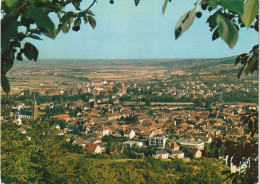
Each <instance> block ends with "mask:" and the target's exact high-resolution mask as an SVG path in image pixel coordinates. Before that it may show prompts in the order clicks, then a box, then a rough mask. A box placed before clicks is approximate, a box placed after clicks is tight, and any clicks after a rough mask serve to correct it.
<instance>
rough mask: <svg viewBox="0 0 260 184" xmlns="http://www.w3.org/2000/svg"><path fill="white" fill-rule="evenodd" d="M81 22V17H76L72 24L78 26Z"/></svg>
mask: <svg viewBox="0 0 260 184" xmlns="http://www.w3.org/2000/svg"><path fill="white" fill-rule="evenodd" d="M80 24H81V18H79V17H78V18H77V19H76V20H75V21H74V26H80Z"/></svg>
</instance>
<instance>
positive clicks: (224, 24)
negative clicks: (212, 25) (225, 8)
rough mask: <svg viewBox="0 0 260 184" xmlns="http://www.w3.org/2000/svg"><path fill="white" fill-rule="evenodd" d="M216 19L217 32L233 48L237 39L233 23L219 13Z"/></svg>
mask: <svg viewBox="0 0 260 184" xmlns="http://www.w3.org/2000/svg"><path fill="white" fill-rule="evenodd" d="M216 21H217V25H218V34H219V35H220V37H221V38H222V39H223V40H224V41H225V42H226V43H227V44H228V46H229V47H230V48H233V47H234V46H235V44H236V42H237V39H238V31H237V29H236V27H235V25H234V24H233V23H232V22H231V20H230V19H228V18H226V17H224V16H223V15H221V14H218V15H217V18H216Z"/></svg>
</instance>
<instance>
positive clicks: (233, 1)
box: [220, 0, 244, 15]
mask: <svg viewBox="0 0 260 184" xmlns="http://www.w3.org/2000/svg"><path fill="white" fill-rule="evenodd" d="M220 4H221V5H222V6H223V7H224V8H226V9H228V10H230V11H233V12H236V13H238V14H240V15H242V14H243V5H244V4H243V2H242V1H241V0H220Z"/></svg>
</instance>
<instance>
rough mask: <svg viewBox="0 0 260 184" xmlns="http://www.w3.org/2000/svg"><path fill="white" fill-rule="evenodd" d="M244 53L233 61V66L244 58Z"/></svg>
mask: <svg viewBox="0 0 260 184" xmlns="http://www.w3.org/2000/svg"><path fill="white" fill-rule="evenodd" d="M246 55H247V54H246V53H243V54H240V55H239V56H238V57H237V58H236V61H235V66H236V65H237V64H238V63H239V62H240V61H241V60H242V59H243V58H244V57H245V56H246Z"/></svg>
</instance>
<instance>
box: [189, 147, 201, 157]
mask: <svg viewBox="0 0 260 184" xmlns="http://www.w3.org/2000/svg"><path fill="white" fill-rule="evenodd" d="M188 151H189V152H190V153H191V154H192V157H193V158H200V157H201V156H202V152H201V151H200V150H199V149H197V148H190V149H189V150H188Z"/></svg>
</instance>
